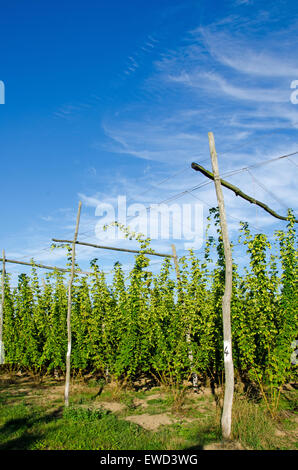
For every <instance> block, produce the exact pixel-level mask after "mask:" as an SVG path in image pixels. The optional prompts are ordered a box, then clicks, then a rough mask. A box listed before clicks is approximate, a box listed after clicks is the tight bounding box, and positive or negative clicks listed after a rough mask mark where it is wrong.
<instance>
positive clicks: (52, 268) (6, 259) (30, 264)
mask: <svg viewBox="0 0 298 470" xmlns="http://www.w3.org/2000/svg"><path fill="white" fill-rule="evenodd" d="M71 243H72V242H71ZM0 261H3V257H2V258H0ZM5 262H6V263H13V264H22V265H24V266H33V267H34V268H42V269H50V270H52V271H61V272H63V273H69V272H70V271H71V270H70V269H66V268H57V267H56V266H46V265H45V264H40V263H35V262H34V261H32V262H31V263H27V262H26V261H17V260H15V259H8V258H5ZM74 272H75V273H77V274H92V273H91V271H78V270H75V271H74Z"/></svg>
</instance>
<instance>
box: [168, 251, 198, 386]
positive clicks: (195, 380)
mask: <svg viewBox="0 0 298 470" xmlns="http://www.w3.org/2000/svg"><path fill="white" fill-rule="evenodd" d="M172 253H173V260H174V266H175V271H176V277H177V281H178V286H180V281H181V276H180V270H179V263H178V258H177V252H176V247H175V245H174V244H173V245H172ZM186 342H187V344H188V345H189V346H188V359H189V362H190V369H191V373H192V386H193V389H194V391H195V392H197V390H198V374H197V373H196V372H195V370H194V366H193V353H192V349H191V339H190V330H189V328H188V330H187V332H186Z"/></svg>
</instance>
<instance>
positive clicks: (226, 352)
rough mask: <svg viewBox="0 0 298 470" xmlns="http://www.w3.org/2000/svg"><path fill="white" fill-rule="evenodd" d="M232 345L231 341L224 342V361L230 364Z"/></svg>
mask: <svg viewBox="0 0 298 470" xmlns="http://www.w3.org/2000/svg"><path fill="white" fill-rule="evenodd" d="M231 351H232V344H231V341H224V361H225V362H230V361H231V360H232V354H231Z"/></svg>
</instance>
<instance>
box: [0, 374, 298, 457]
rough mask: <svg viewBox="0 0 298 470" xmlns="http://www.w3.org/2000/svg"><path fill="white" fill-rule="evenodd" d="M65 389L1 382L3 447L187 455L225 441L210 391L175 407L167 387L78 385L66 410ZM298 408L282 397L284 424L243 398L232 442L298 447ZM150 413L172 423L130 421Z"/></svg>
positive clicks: (18, 380)
mask: <svg viewBox="0 0 298 470" xmlns="http://www.w3.org/2000/svg"><path fill="white" fill-rule="evenodd" d="M0 379H1V376H0ZM63 386H64V382H63V381H55V380H53V379H45V380H44V381H43V382H42V383H41V384H40V385H39V386H36V384H34V383H33V380H32V378H30V377H27V376H23V377H16V376H15V377H14V378H13V380H12V379H6V380H0V450H16V449H28V450H34V449H40V450H74V449H76V450H171V449H173V450H183V449H202V448H203V447H204V446H205V445H206V444H211V445H212V443H215V442H219V441H220V439H221V435H220V410H219V409H218V407H217V406H216V405H215V399H214V397H213V396H212V395H211V396H210V394H207V395H193V394H186V395H185V397H184V400H183V403H181V406H180V408H179V410H175V407H174V406H173V394H171V393H170V392H169V391H167V390H164V389H163V388H158V389H157V388H154V389H151V390H148V391H147V390H146V391H144V390H140V391H134V390H131V389H121V390H117V391H115V388H113V387H105V388H104V389H103V391H102V393H101V394H100V396H96V394H97V384H96V383H95V382H94V383H91V384H89V383H85V384H84V383H80V382H79V381H74V382H73V383H72V386H71V401H70V403H71V406H70V407H69V408H67V409H64V406H63V405H64V403H63V388H64V387H63ZM154 395H157V396H155V397H154ZM151 397H153V398H151ZM115 400H116V401H117V403H121V404H123V405H124V406H123V408H121V409H120V408H119V411H117V412H115V413H114V412H111V411H109V410H108V409H107V408H106V407H104V406H103V405H106V404H107V403H110V404H113V403H115ZM140 403H141V404H140ZM144 403H145V404H146V406H144ZM296 411H297V393H296V391H295V390H292V391H291V392H290V393H288V394H285V395H283V397H282V399H281V410H280V415H279V420H278V421H273V420H272V419H271V418H270V416H269V415H268V413H266V409H265V408H264V406H263V405H262V403H255V402H253V401H252V400H248V399H247V397H245V396H244V395H240V394H236V397H235V402H234V407H233V438H234V439H235V440H236V441H237V442H238V443H240V444H241V445H242V448H248V449H266V450H267V449H268V450H269V449H295V448H296V449H297V446H296V441H297V435H295V427H296V426H295V425H296V421H295V419H296V418H295V413H296ZM143 413H146V414H147V415H152V416H153V417H154V418H153V419H154V420H155V419H156V417H157V415H158V414H161V413H163V414H167V416H171V417H172V418H173V420H172V424H169V425H164V426H160V427H159V428H158V429H157V430H155V431H153V430H148V429H144V428H143V427H141V426H140V425H138V424H135V423H134V422H130V421H127V420H126V418H127V416H130V417H131V416H136V417H138V415H141V414H143Z"/></svg>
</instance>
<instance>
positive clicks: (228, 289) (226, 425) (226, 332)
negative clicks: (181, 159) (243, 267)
mask: <svg viewBox="0 0 298 470" xmlns="http://www.w3.org/2000/svg"><path fill="white" fill-rule="evenodd" d="M208 138H209V148H210V155H211V161H212V169H213V174H214V183H215V191H216V197H217V201H218V207H219V217H220V227H221V233H222V239H223V246H224V255H225V291H224V296H223V299H222V317H223V343H224V344H223V349H224V366H225V393H224V403H223V413H222V418H221V426H222V435H223V438H224V439H229V438H230V436H231V426H232V406H233V395H234V366H233V357H232V332H231V297H232V253H231V246H230V241H229V234H228V226H227V222H226V213H225V205H224V198H223V193H222V188H221V182H220V177H219V170H218V162H217V154H216V149H215V142H214V136H213V133H212V132H209V133H208Z"/></svg>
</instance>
